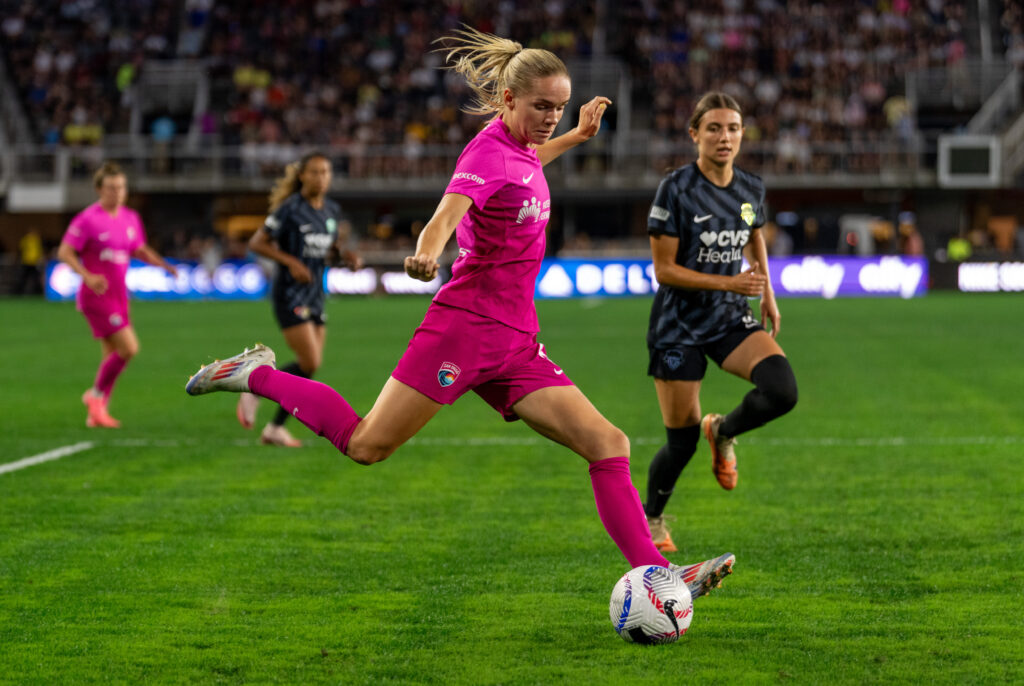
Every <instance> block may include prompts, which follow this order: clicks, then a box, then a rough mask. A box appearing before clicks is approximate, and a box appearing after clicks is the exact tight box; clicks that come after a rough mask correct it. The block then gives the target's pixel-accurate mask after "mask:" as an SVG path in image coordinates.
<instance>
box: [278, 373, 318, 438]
mask: <svg viewBox="0 0 1024 686" xmlns="http://www.w3.org/2000/svg"><path fill="white" fill-rule="evenodd" d="M279 371H282V372H287V373H288V374H292V375H294V376H301V377H302V378H303V379H309V378H312V375H311V374H307V373H306V372H304V371H302V367H300V366H299V363H298V362H292V363H291V364H289V365H287V366H285V367H281V369H280V370H279ZM290 416H291V412H289V411H288V410H286V409H284V408H283V407H281V406H280V405H278V407H277V413H276V414H275V415H274V418H273V419H271V420H270V423H271V424H274V425H276V426H284V421H285V420H286V419H288V417H290Z"/></svg>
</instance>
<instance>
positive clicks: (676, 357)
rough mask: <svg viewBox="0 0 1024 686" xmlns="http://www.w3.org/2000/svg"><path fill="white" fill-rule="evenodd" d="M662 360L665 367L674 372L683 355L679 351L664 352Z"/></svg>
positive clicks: (681, 361)
mask: <svg viewBox="0 0 1024 686" xmlns="http://www.w3.org/2000/svg"><path fill="white" fill-rule="evenodd" d="M662 359H663V360H664V361H665V366H666V367H668V368H669V369H671V370H672V371H675V370H677V369H679V366H680V365H681V364H682V363H683V353H682V351H680V350H666V351H665V354H664V355H663V356H662Z"/></svg>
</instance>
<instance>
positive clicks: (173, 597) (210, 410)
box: [0, 295, 1024, 684]
mask: <svg viewBox="0 0 1024 686" xmlns="http://www.w3.org/2000/svg"><path fill="white" fill-rule="evenodd" d="M426 304H427V301H426V300H423V299H414V298H408V299H406V298H388V299H344V300H342V299H335V300H332V301H331V302H330V307H329V313H330V317H331V318H330V325H329V335H328V344H327V354H326V358H325V361H324V366H323V368H322V373H321V374H320V375H319V378H320V379H321V380H323V381H325V382H327V383H329V384H331V385H332V386H334V387H336V388H338V389H340V390H341V391H342V392H343V393H344V394H345V395H346V397H347V398H348V399H349V400H350V402H351V403H352V404H353V406H354V407H355V408H356V409H357V410H360V411H365V410H366V409H368V408H369V406H370V404H371V403H372V402H373V399H374V398H375V397H376V394H377V391H378V390H379V388H380V386H381V384H382V383H383V382H384V380H385V379H386V378H387V375H388V373H389V372H390V370H391V369H392V368H393V365H394V363H395V362H396V361H397V359H398V358H399V356H400V355H401V353H402V351H403V350H404V348H405V345H406V343H407V341H408V339H409V336H410V335H411V334H412V331H413V329H414V328H415V326H416V324H417V323H418V322H419V320H420V318H421V316H422V313H423V311H424V310H425V308H426ZM133 307H134V311H133V318H134V321H135V325H136V329H137V331H138V332H139V336H140V339H141V341H142V350H141V353H140V355H139V357H138V358H136V359H135V360H134V361H133V362H132V363H131V365H130V366H129V367H128V369H127V371H126V372H125V375H124V376H123V377H122V379H121V381H120V382H119V385H118V387H117V389H116V393H115V396H114V402H113V404H112V406H111V412H112V414H114V416H116V417H118V418H119V419H121V420H122V421H123V423H124V428H122V429H120V430H118V431H102V430H89V429H86V428H85V427H84V423H83V420H84V409H83V407H82V406H81V404H80V402H79V396H80V395H81V392H82V390H84V389H85V388H86V387H87V386H88V385H89V383H90V382H91V380H92V376H93V374H94V371H95V367H96V364H97V362H98V355H99V351H98V347H99V346H98V345H97V344H96V343H94V342H92V341H91V340H90V338H89V334H88V330H87V327H86V324H85V322H84V321H83V320H82V319H81V318H80V317H79V315H78V314H77V313H76V312H75V311H74V309H73V306H71V305H66V304H62V305H58V304H51V303H43V302H38V301H36V302H28V301H14V300H3V301H0V317H2V320H3V321H4V322H5V324H4V326H3V327H2V328H0V346H2V351H3V362H2V363H0V388H2V389H3V393H2V394H0V417H2V427H3V432H2V435H0V464H4V463H10V462H13V461H15V460H18V459H20V458H23V457H28V456H31V455H36V454H39V453H43V452H46V451H49V450H52V449H55V448H59V447H61V446H67V445H72V444H76V443H79V442H82V441H91V442H92V443H93V445H92V447H91V448H89V449H87V450H83V451H81V452H78V453H75V454H73V455H69V456H67V457H64V458H63V459H60V460H56V461H52V462H47V463H45V464H40V465H36V466H33V467H29V468H26V469H22V470H19V471H14V472H10V473H7V474H0V532H2V533H0V683H4V684H7V683H10V684H54V683H76V684H83V683H103V684H109V683H126V684H135V683H224V684H242V683H286V684H312V683H333V684H356V683H371V682H372V683H379V682H393V683H412V684H454V683H464V684H499V683H500V684H551V683H578V684H584V683H585V684H618V683H651V684H654V683H684V682H687V683H775V682H784V683H848V684H860V683H882V682H888V683H936V684H938V683H955V684H962V683H1009V682H1018V683H1019V682H1021V681H1022V680H1024V643H1022V641H1021V637H1022V636H1024V619H1022V613H1021V608H1022V606H1024V605H1022V600H1024V599H1022V591H1021V589H1022V588H1024V583H1022V578H1021V574H1022V573H1021V569H1024V552H1022V546H1021V541H1022V540H1024V532H1022V522H1024V505H1022V502H1024V499H1022V498H1021V493H1022V492H1024V466H1022V465H1024V462H1022V459H1021V456H1022V453H1024V427H1022V425H1024V419H1022V417H1024V403H1022V401H1021V383H1022V381H1024V377H1022V376H1021V349H1022V348H1021V340H1022V334H1024V329H1022V324H1021V308H1020V298H1019V296H975V297H968V296H957V295H930V296H928V297H926V298H923V299H918V300H912V301H903V300H866V299H865V300H835V301H831V302H826V301H821V300H787V301H783V302H782V312H783V330H782V334H781V337H780V342H781V343H782V345H783V347H784V348H785V349H786V351H787V353H788V354H789V356H790V358H791V360H792V363H793V366H794V368H795V370H796V373H797V377H798V380H799V383H800V394H801V399H800V404H799V405H798V406H797V408H796V410H795V411H794V412H793V413H791V414H790V415H787V416H786V417H784V418H782V419H780V420H779V421H777V422H775V423H773V424H772V425H770V426H768V427H765V428H763V429H761V430H758V431H757V432H754V433H752V434H749V435H747V436H743V437H741V439H740V445H739V448H738V453H739V457H740V482H739V486H738V488H737V489H736V490H735V491H733V492H730V493H727V492H724V491H722V490H720V489H719V488H718V486H717V485H716V483H715V481H714V479H713V477H712V476H711V474H710V470H709V468H708V463H709V459H708V452H707V447H706V446H705V445H702V446H701V447H700V449H699V451H698V454H697V456H696V457H695V458H694V461H693V463H692V464H691V466H690V467H689V468H688V469H687V471H686V472H685V473H684V475H683V478H682V479H681V480H680V483H679V487H678V488H677V490H676V495H675V496H674V498H673V500H672V502H671V503H670V504H669V509H668V512H669V513H670V514H675V515H676V516H677V517H678V520H677V522H676V523H675V526H674V529H673V535H674V538H675V540H676V542H677V544H679V545H680V547H681V548H682V550H683V552H682V553H680V554H678V555H675V556H673V558H674V559H675V561H677V562H683V561H690V560H696V559H698V558H704V557H707V556H710V555H712V554H718V553H721V552H723V551H725V550H730V551H732V552H734V553H735V554H736V556H737V564H736V573H735V574H734V575H733V576H732V577H731V578H730V579H729V580H728V581H727V582H726V585H725V587H724V588H723V589H721V590H720V591H718V592H716V593H715V594H713V595H711V596H709V597H707V598H704V599H701V600H699V601H698V602H697V605H696V610H695V615H694V620H693V624H692V626H691V629H690V632H689V633H688V634H687V635H686V636H685V637H684V638H683V639H682V640H681V641H680V642H679V643H677V644H674V645H669V646H660V647H642V646H635V645H628V644H626V643H624V642H623V641H621V640H620V639H619V638H618V637H616V636H615V634H614V632H613V631H612V628H611V625H610V623H609V620H608V610H607V603H608V596H609V594H610V592H611V588H612V586H613V585H614V583H615V581H616V580H617V578H618V577H619V575H621V574H622V573H623V572H624V571H625V570H626V566H627V565H626V563H625V562H624V560H623V559H622V557H621V556H620V554H619V552H618V550H617V549H616V548H615V546H614V545H613V544H612V543H611V541H610V540H609V539H608V537H607V535H606V534H605V533H604V530H603V528H602V527H601V524H600V521H599V519H598V517H597V514H596V511H595V507H594V503H593V497H592V493H591V489H590V482H589V478H588V476H587V471H586V468H585V464H584V463H583V461H582V460H581V459H580V458H578V457H575V456H574V455H572V454H570V453H569V452H568V451H566V450H565V449H564V448H561V447H559V446H557V445H554V444H550V443H547V442H545V441H543V440H542V439H540V438H539V437H536V436H535V435H534V434H532V433H531V432H530V431H529V430H528V429H527V428H526V427H525V426H523V425H522V423H515V424H506V423H505V422H503V421H502V420H501V419H500V418H499V417H498V416H497V415H496V414H495V413H494V412H493V411H491V410H490V409H489V408H488V407H487V406H486V405H485V404H484V403H483V402H482V401H481V400H479V399H478V398H476V397H475V396H474V395H472V394H470V395H467V396H466V397H465V398H463V399H462V400H461V401H459V402H458V403H457V404H456V405H455V406H453V407H451V408H446V409H445V410H443V411H442V412H441V413H440V414H439V415H438V417H437V418H436V419H435V420H434V421H433V422H432V423H431V424H430V425H428V426H427V427H426V429H425V430H424V431H423V432H422V433H421V434H420V436H418V437H417V438H416V439H415V440H414V441H413V442H412V443H411V444H409V445H407V446H405V447H403V448H402V449H401V450H400V451H399V452H398V453H396V454H395V455H394V456H393V457H392V458H391V459H390V460H388V461H387V462H384V463H382V464H380V465H376V466H374V467H372V468H365V467H360V466H358V465H356V464H354V463H352V462H350V461H349V460H348V459H347V458H345V457H344V456H342V455H340V454H338V453H337V452H336V451H335V450H334V449H333V447H331V446H330V445H329V444H328V443H327V442H326V441H323V440H314V438H313V437H312V435H311V434H310V433H309V432H308V431H307V430H306V429H304V428H303V427H302V426H301V425H299V424H298V423H297V422H293V423H292V424H291V428H292V430H293V432H294V433H296V435H299V436H301V437H303V438H304V439H307V440H308V447H306V448H304V449H301V450H291V451H286V450H282V449H273V448H267V447H262V446H259V445H258V444H257V441H256V435H255V433H249V432H246V431H244V430H242V429H241V428H240V427H239V426H238V424H237V423H236V421H235V419H234V412H233V407H234V401H235V397H234V396H230V395H226V394H225V395H211V396H204V397H200V398H189V397H187V396H186V395H185V393H184V390H183V387H184V383H185V381H186V379H187V378H188V375H189V374H190V373H191V372H192V371H194V370H195V369H196V368H197V366H198V365H199V364H200V363H202V362H205V361H209V360H210V359H213V358H214V357H224V356H226V355H230V354H233V353H234V352H236V351H238V350H240V349H241V348H242V347H243V346H244V345H246V344H251V343H252V342H254V341H263V342H265V343H267V344H270V345H272V346H274V347H275V348H276V349H277V351H278V359H279V361H280V362H282V363H284V362H287V361H288V360H289V359H290V356H289V351H288V350H287V348H286V347H285V346H284V345H283V343H282V340H281V337H280V334H279V333H278V332H277V330H276V327H275V325H274V323H273V320H272V317H271V314H270V308H269V305H268V304H267V303H241V304H240V303H212V302H211V303H195V304H172V303H135V304H134V306H133ZM539 310H540V316H541V322H542V327H543V331H542V334H541V340H542V341H543V342H545V343H546V345H547V349H548V352H549V354H550V355H551V357H552V359H554V360H555V361H556V362H557V363H558V364H560V365H561V366H563V367H564V368H565V369H566V371H567V372H568V374H569V375H570V376H571V377H572V378H573V379H574V380H575V381H576V383H577V384H578V385H579V386H580V387H581V388H582V389H583V390H584V392H585V393H587V394H588V395H589V396H590V397H591V399H592V400H593V401H594V403H595V404H596V405H597V406H598V407H599V408H600V409H601V410H602V411H603V412H604V413H605V415H606V416H608V417H609V419H611V420H612V421H613V422H614V423H616V424H617V425H619V426H620V427H622V428H623V429H624V430H625V431H626V432H627V433H628V434H629V435H630V436H631V438H632V439H633V473H634V480H635V483H636V484H637V486H638V487H639V488H640V489H641V493H642V492H643V488H644V486H645V483H646V468H647V465H648V463H649V461H650V458H651V456H652V455H653V453H654V451H655V450H656V449H657V447H658V445H659V444H660V441H661V437H662V436H663V432H662V428H661V425H660V415H659V413H658V409H657V403H656V399H655V396H654V390H653V385H652V383H651V381H650V380H649V379H648V378H646V377H645V371H646V349H645V346H644V334H645V327H646V320H647V312H648V301H646V300H642V299H632V300H605V301H571V302H552V303H542V304H541V305H540V307H539ZM746 388H747V386H746V384H745V383H743V382H741V381H739V380H736V379H733V378H731V377H728V376H727V375H725V374H723V373H722V372H720V371H718V370H717V369H713V370H712V371H710V372H709V375H708V378H707V379H706V381H705V384H704V390H703V396H702V400H703V404H704V408H705V410H706V411H728V410H730V409H731V408H732V407H733V406H734V405H735V404H736V403H737V402H738V401H739V399H740V397H741V396H742V394H743V393H744V392H746ZM270 414H271V408H270V406H269V404H265V405H264V406H263V407H261V411H260V424H261V425H262V422H264V421H266V420H267V419H269V417H270Z"/></svg>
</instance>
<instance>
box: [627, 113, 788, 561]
mask: <svg viewBox="0 0 1024 686" xmlns="http://www.w3.org/2000/svg"><path fill="white" fill-rule="evenodd" d="M690 137H691V138H692V139H693V142H694V143H696V145H697V161H696V162H693V163H691V164H688V165H686V166H684V167H680V168H679V169H676V170H675V171H673V172H671V173H670V174H669V175H668V176H667V177H666V178H665V179H664V180H663V181H662V182H661V185H660V186H659V188H658V193H657V195H656V196H655V198H654V204H653V205H652V207H651V213H650V216H649V218H648V223H647V229H648V233H649V234H650V237H651V252H652V253H653V257H654V271H655V275H656V278H657V280H658V283H659V284H660V287H659V289H658V293H657V295H656V296H655V298H654V305H653V307H652V308H651V320H650V327H649V329H648V332H647V347H648V351H649V353H650V365H649V367H648V374H649V375H650V376H653V377H654V387H655V390H656V391H657V393H658V404H659V405H660V406H661V414H662V419H663V420H664V423H665V429H666V432H667V434H668V442H667V443H666V444H665V445H664V446H663V447H662V448H661V449H660V450H659V451H658V453H657V454H656V455H655V456H654V460H653V461H652V462H651V466H650V471H649V473H648V483H647V502H646V504H645V505H644V511H645V513H646V514H647V520H648V524H649V526H650V528H651V538H652V539H653V540H654V542H655V544H656V545H657V546H658V547H659V548H660V549H661V550H662V551H665V552H673V551H675V549H676V548H675V545H674V544H673V543H672V538H671V536H670V535H669V531H668V528H667V527H666V526H665V521H664V516H663V512H664V509H665V505H666V503H667V502H668V499H669V497H670V496H671V494H672V490H673V488H675V483H676V480H677V479H678V478H679V475H680V474H681V473H682V471H683V468H684V467H686V464H687V463H688V462H689V461H690V458H691V457H692V456H693V454H694V452H695V451H696V449H697V443H698V442H699V439H700V435H701V433H703V434H704V436H705V438H707V440H708V442H709V443H710V446H711V454H712V471H713V472H714V474H715V476H716V477H717V479H718V483H719V484H720V485H721V486H722V488H725V489H726V490H731V489H733V488H735V486H736V479H737V473H736V454H735V449H734V444H735V437H736V436H738V435H740V434H741V433H744V432H745V431H750V430H751V429H756V428H757V427H759V426H762V425H763V424H765V423H767V422H769V421H771V420H772V419H775V418H776V417H779V416H781V415H783V414H785V413H786V412H788V411H789V410H791V409H792V408H793V406H794V405H795V404H796V399H797V389H796V379H795V377H794V376H793V370H792V368H791V367H790V366H789V361H788V360H787V359H786V356H785V354H784V353H783V352H782V348H780V347H779V345H778V343H776V342H775V337H776V336H777V335H778V333H779V326H780V322H781V320H780V317H779V308H778V305H776V303H775V294H774V293H773V291H772V286H771V281H770V280H769V278H768V254H767V249H766V248H765V242H764V238H763V237H762V235H761V231H760V227H761V226H762V225H763V224H764V222H765V216H764V184H763V183H762V182H761V179H760V178H758V177H757V176H755V175H753V174H748V173H747V172H744V171H743V170H741V169H737V168H735V167H734V166H733V161H734V160H735V158H736V155H737V154H738V153H739V151H740V142H741V140H742V138H743V113H742V111H741V110H740V107H739V104H738V103H737V102H736V101H735V100H734V99H733V98H732V97H731V96H729V95H726V94H724V93H708V94H706V95H704V96H703V97H702V98H701V99H700V101H699V102H698V103H697V106H696V108H695V110H694V113H693V116H692V117H691V119H690ZM744 257H746V259H747V262H748V263H749V265H750V267H749V268H748V269H746V270H743V269H742V263H743V258H744ZM756 296H760V297H761V321H763V322H765V323H766V324H768V323H770V325H771V333H770V334H769V333H768V331H767V330H766V329H765V328H764V327H763V326H762V325H761V323H760V322H758V320H757V319H756V318H755V317H754V313H753V312H752V311H751V310H750V306H749V305H748V304H747V298H749V297H756ZM708 357H710V358H711V359H712V360H714V361H715V363H716V364H717V365H719V366H720V367H721V368H722V369H724V370H725V371H727V372H729V373H731V374H735V375H736V376H739V377H742V378H744V379H746V380H748V381H751V382H753V384H754V389H753V390H751V391H750V392H749V393H748V394H747V395H746V397H744V398H743V401H742V402H741V403H740V404H739V406H738V407H736V408H735V409H734V410H733V411H732V412H730V413H729V414H727V415H725V416H722V415H719V414H708V415H705V416H704V418H703V419H701V409H700V386H701V380H702V379H703V378H704V373H705V371H706V370H707V359H706V358H708Z"/></svg>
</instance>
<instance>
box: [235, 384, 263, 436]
mask: <svg viewBox="0 0 1024 686" xmlns="http://www.w3.org/2000/svg"><path fill="white" fill-rule="evenodd" d="M259 404H260V397H259V396H258V395H253V394H252V393H243V394H241V395H240V396H238V406H237V407H236V408H235V416H237V417H238V423H239V424H241V425H242V426H243V427H245V428H246V429H251V428H252V427H253V426H254V425H255V424H256V408H257V407H259Z"/></svg>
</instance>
